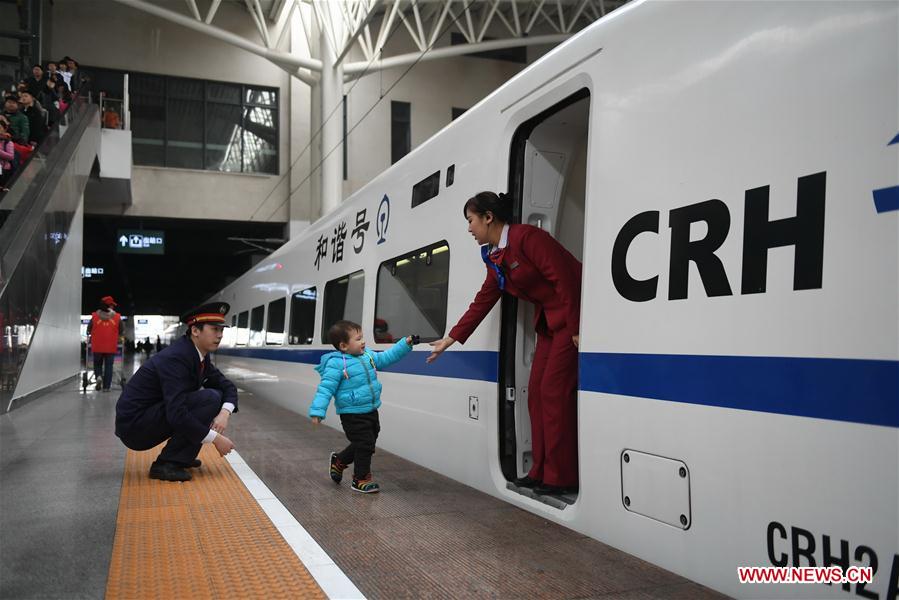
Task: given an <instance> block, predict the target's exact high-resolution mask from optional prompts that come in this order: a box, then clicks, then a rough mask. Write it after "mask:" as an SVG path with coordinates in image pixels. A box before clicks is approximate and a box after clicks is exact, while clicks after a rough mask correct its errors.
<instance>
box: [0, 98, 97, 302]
mask: <svg viewBox="0 0 899 600" xmlns="http://www.w3.org/2000/svg"><path fill="white" fill-rule="evenodd" d="M73 109H76V110H73ZM66 113H67V114H69V113H72V116H74V117H75V119H74V120H70V122H69V125H68V130H67V131H66V133H65V135H63V136H62V137H61V138H58V142H59V143H58V144H57V145H56V147H55V148H53V150H52V151H51V152H50V154H49V155H48V156H47V157H46V164H45V165H44V168H43V169H42V170H41V172H40V173H39V174H38V176H37V177H36V178H35V179H34V181H31V182H30V183H28V186H29V187H28V189H27V190H26V191H25V193H24V194H23V195H22V198H21V200H20V201H19V203H18V205H17V206H16V208H15V209H14V210H13V211H12V213H10V215H9V217H8V218H7V220H6V222H5V223H4V224H3V228H2V229H0V297H2V295H3V293H4V292H5V290H6V286H7V284H8V283H9V279H10V276H11V275H12V274H13V273H14V272H15V269H16V266H17V265H18V263H19V261H20V260H21V258H22V254H23V252H24V250H25V248H26V247H27V245H28V243H29V241H30V240H31V236H32V235H33V234H34V231H35V229H36V228H37V226H38V224H39V223H40V219H41V217H42V216H43V214H44V212H45V210H46V208H47V205H48V204H49V202H50V200H51V198H52V195H53V194H52V191H53V189H54V188H55V186H56V184H57V182H58V181H59V179H60V178H61V176H62V175H63V173H64V172H65V170H66V168H67V167H68V166H69V161H70V160H71V158H72V156H73V155H74V153H75V151H76V150H77V148H78V144H79V142H80V141H81V137H82V135H83V134H84V131H85V130H86V129H87V128H88V126H89V125H90V124H91V123H92V122H94V121H95V120H96V122H97V126H98V127H99V108H98V107H97V106H96V105H94V104H90V103H89V102H87V101H85V100H81V101H76V102H75V103H73V105H72V106H71V107H70V108H69V110H68V111H66ZM93 116H96V117H97V118H96V119H94V118H92V117H93ZM54 133H56V135H57V136H58V132H54ZM20 181H21V180H20ZM22 183H25V182H22Z"/></svg>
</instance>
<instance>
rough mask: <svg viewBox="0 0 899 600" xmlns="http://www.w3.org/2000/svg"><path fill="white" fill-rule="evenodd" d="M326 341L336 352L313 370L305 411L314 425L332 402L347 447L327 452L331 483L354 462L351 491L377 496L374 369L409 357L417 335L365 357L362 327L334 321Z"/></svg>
mask: <svg viewBox="0 0 899 600" xmlns="http://www.w3.org/2000/svg"><path fill="white" fill-rule="evenodd" d="M328 340H329V341H330V342H331V344H333V346H334V347H335V348H336V349H337V352H328V353H327V354H325V355H324V356H322V357H321V361H320V362H319V364H318V366H317V367H315V370H316V371H318V372H319V374H320V375H321V378H322V380H321V383H319V384H318V389H317V390H316V391H315V398H313V399H312V404H311V405H310V406H309V418H310V419H312V423H313V424H315V425H318V424H319V423H321V421H322V419H324V418H325V414H326V413H327V412H328V404H330V402H331V398H332V397H333V398H334V407H335V408H336V409H337V414H338V415H339V416H340V424H341V425H342V426H343V432H344V433H345V434H346V437H347V439H348V440H349V442H350V444H349V446H347V447H346V448H344V449H343V450H342V451H340V452H332V453H331V465H330V471H329V472H330V474H331V479H332V480H333V481H334V483H340V482H341V480H342V479H343V471H344V469H346V468H347V466H349V465H350V464H352V463H355V465H354V466H353V484H352V486H351V487H352V489H353V490H354V491H357V492H362V493H363V494H373V493H377V492H378V491H379V490H380V486H379V485H378V484H377V483H375V482H374V481H372V476H371V457H372V454H374V453H375V444H376V443H377V441H378V433H380V431H381V422H380V419H379V417H378V408H380V406H381V382H380V381H378V369H383V368H385V367H388V366H390V365H392V364H393V363H395V362H397V361H398V360H400V359H401V358H403V357H404V356H405V355H407V354H409V352H411V351H412V346H413V345H414V344H415V342H416V336H409V337H407V338H403V339H401V340H400V341H398V342H397V343H396V344H394V345H393V346H392V347H391V348H390V349H388V350H385V351H384V352H368V351H366V350H365V339H364V338H363V336H362V326H361V325H359V324H358V323H353V322H352V321H337V322H336V323H334V324H333V325H331V328H330V329H328Z"/></svg>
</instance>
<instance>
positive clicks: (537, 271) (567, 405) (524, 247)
mask: <svg viewBox="0 0 899 600" xmlns="http://www.w3.org/2000/svg"><path fill="white" fill-rule="evenodd" d="M463 213H464V215H465V218H466V219H467V220H468V231H469V232H470V233H471V234H472V235H473V236H474V238H475V240H476V241H477V242H478V244H481V257H482V258H483V260H484V263H485V264H486V265H487V278H486V279H485V280H484V284H483V285H482V286H481V291H479V292H478V294H477V296H475V299H474V302H472V303H471V306H469V307H468V311H467V312H466V313H465V314H464V315H463V316H462V318H461V319H459V322H458V323H457V324H456V326H455V327H453V329H452V330H451V331H450V333H449V336H448V337H445V338H443V339H442V340H438V341H436V342H432V343H431V346H433V351H432V353H431V355H430V356H429V357H428V359H427V362H429V363H430V362H432V361H434V360H436V359H437V358H438V357H439V356H440V354H441V353H442V352H443V351H444V350H446V349H447V348H449V347H450V346H451V345H453V344H454V343H455V342H459V343H462V344H464V343H465V341H466V340H467V339H468V338H469V336H470V335H471V334H472V332H474V330H475V329H476V328H477V326H478V325H479V324H480V323H481V321H482V320H483V319H484V317H485V316H487V313H488V312H490V309H491V308H493V306H494V305H495V304H496V301H497V300H499V298H500V296H502V294H503V292H507V293H509V294H512V295H513V296H515V297H517V298H519V299H521V300H527V301H528V302H531V303H533V304H534V306H535V307H536V309H537V310H536V316H535V319H534V329H535V330H536V332H537V349H536V351H535V353H534V361H533V364H532V365H531V377H530V381H529V382H528V394H529V396H528V413H529V415H530V417H531V446H532V448H531V449H532V453H533V458H534V464H533V466H532V467H531V470H530V472H529V473H528V474H527V476H525V477H521V478H519V479H516V480H515V483H516V484H517V485H519V486H522V487H533V488H534V491H535V492H537V493H539V494H563V493H569V492H573V491H576V490H577V485H578V468H577V459H578V455H577V364H578V356H577V354H578V351H577V345H578V342H579V338H578V331H579V329H578V328H579V325H580V312H581V263H580V261H579V260H578V259H576V258H575V257H574V256H572V254H571V253H570V252H568V250H566V249H565V248H564V246H562V245H561V244H560V243H559V242H557V241H556V240H555V239H553V237H552V236H550V235H549V234H548V233H546V232H545V231H543V230H542V229H539V228H537V227H533V226H531V225H510V224H509V221H510V220H511V217H512V210H511V206H510V203H509V201H508V199H507V198H506V197H505V196H504V195H499V196H498V195H497V194H494V193H493V192H481V193H479V194H477V195H476V196H474V197H473V198H471V199H469V200H468V202H466V203H465V207H464V209H463Z"/></svg>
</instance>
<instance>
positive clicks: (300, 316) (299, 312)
mask: <svg viewBox="0 0 899 600" xmlns="http://www.w3.org/2000/svg"><path fill="white" fill-rule="evenodd" d="M316 296H317V294H316V292H315V288H314V287H311V288H307V289H305V290H303V291H301V292H294V293H293V296H291V297H290V336H289V338H288V340H287V342H288V343H289V344H311V343H312V337H313V336H314V335H315V298H316Z"/></svg>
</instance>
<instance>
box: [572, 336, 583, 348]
mask: <svg viewBox="0 0 899 600" xmlns="http://www.w3.org/2000/svg"><path fill="white" fill-rule="evenodd" d="M571 341H572V342H573V343H574V347H575V348H580V347H581V336H580V334H578V335H573V336H571Z"/></svg>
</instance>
